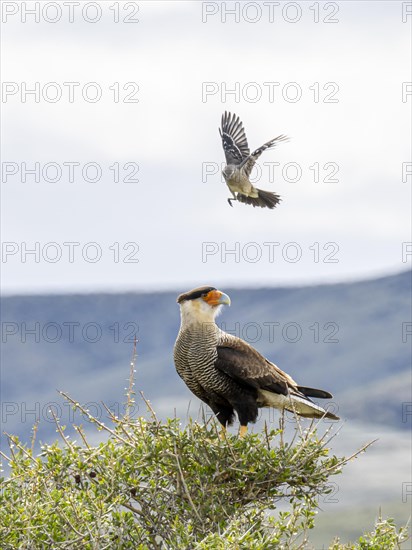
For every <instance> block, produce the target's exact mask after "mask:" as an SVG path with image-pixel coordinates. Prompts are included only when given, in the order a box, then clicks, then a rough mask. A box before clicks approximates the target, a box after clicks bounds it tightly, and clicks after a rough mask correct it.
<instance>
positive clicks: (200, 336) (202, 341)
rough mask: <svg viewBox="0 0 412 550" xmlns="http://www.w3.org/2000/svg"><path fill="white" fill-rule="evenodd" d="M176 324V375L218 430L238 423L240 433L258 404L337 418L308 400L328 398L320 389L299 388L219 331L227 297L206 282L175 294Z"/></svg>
mask: <svg viewBox="0 0 412 550" xmlns="http://www.w3.org/2000/svg"><path fill="white" fill-rule="evenodd" d="M177 302H178V304H179V305H180V313H181V325H180V330H179V334H178V337H177V339H176V343H175V347H174V361H175V366H176V370H177V372H178V374H179V376H180V377H181V378H182V379H183V380H184V382H185V383H186V385H187V386H188V388H189V389H190V390H191V391H192V392H193V393H194V394H195V395H196V396H197V397H198V398H199V399H201V400H202V401H204V402H205V403H206V404H207V405H208V406H209V407H210V408H211V409H212V411H213V412H214V413H215V415H216V417H217V419H218V420H219V422H220V423H221V424H222V426H223V429H225V428H226V426H227V425H228V424H232V422H233V420H234V412H235V411H236V413H237V415H238V418H239V421H240V435H241V436H243V435H244V434H245V433H246V431H247V425H248V423H249V422H255V421H256V419H257V417H258V409H259V408H260V407H275V408H277V409H280V410H282V409H286V410H288V411H292V412H295V413H296V414H298V415H300V416H304V417H307V418H323V417H325V418H330V419H332V420H339V417H337V416H335V415H334V414H332V413H331V412H328V411H326V410H324V409H323V408H322V407H319V406H318V405H316V404H315V403H314V402H313V401H311V399H310V398H311V397H315V398H320V399H329V398H331V397H332V395H331V394H330V393H328V392H326V391H323V390H317V389H313V388H307V387H304V386H299V385H298V384H297V383H296V382H295V381H294V380H293V379H292V378H291V377H290V376H289V375H288V374H286V373H285V372H283V371H281V370H280V369H279V368H278V367H277V366H276V365H275V364H274V363H271V362H270V361H269V360H268V359H265V357H263V356H262V355H261V354H260V353H259V352H258V351H257V350H255V349H254V348H253V347H252V346H250V345H249V344H248V343H246V342H245V341H244V340H241V339H240V338H237V337H236V336H233V335H231V334H228V333H226V332H224V331H223V330H221V329H220V328H219V327H218V326H217V325H216V323H215V318H216V316H217V314H218V313H219V310H220V309H221V307H222V305H230V298H229V296H227V295H226V294H224V293H223V292H221V291H220V290H217V289H216V288H213V287H212V286H204V287H200V288H195V289H194V290H190V291H189V292H186V293H184V294H181V295H180V296H179V297H178V298H177Z"/></svg>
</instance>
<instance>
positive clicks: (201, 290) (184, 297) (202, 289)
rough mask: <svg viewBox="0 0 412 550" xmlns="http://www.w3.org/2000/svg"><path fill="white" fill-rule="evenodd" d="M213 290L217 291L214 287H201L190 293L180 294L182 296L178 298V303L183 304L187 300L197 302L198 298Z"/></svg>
mask: <svg viewBox="0 0 412 550" xmlns="http://www.w3.org/2000/svg"><path fill="white" fill-rule="evenodd" d="M211 290H216V288H215V287H214V286H200V287H199V288H194V289H193V290H189V292H185V293H184V294H180V296H178V297H177V303H178V304H181V303H182V302H186V301H187V300H196V298H200V297H201V296H203V295H204V294H207V293H208V292H210V291H211Z"/></svg>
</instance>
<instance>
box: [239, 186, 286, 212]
mask: <svg viewBox="0 0 412 550" xmlns="http://www.w3.org/2000/svg"><path fill="white" fill-rule="evenodd" d="M256 191H257V192H258V196H257V197H248V196H247V195H242V194H241V193H238V194H237V200H238V201H239V202H243V203H245V204H251V205H252V206H253V207H255V206H260V207H261V208H275V206H276V205H277V204H279V202H280V201H281V198H280V196H279V195H276V193H272V192H271V191H263V190H262V189H256Z"/></svg>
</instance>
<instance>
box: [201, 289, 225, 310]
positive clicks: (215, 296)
mask: <svg viewBox="0 0 412 550" xmlns="http://www.w3.org/2000/svg"><path fill="white" fill-rule="evenodd" d="M203 300H204V301H205V302H206V303H207V304H209V306H213V307H215V306H221V305H226V306H230V298H229V296H228V295H227V294H225V293H224V292H220V290H211V291H210V292H208V293H207V294H206V295H205V296H203Z"/></svg>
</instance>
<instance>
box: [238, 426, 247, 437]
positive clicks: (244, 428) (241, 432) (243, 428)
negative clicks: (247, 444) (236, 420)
mask: <svg viewBox="0 0 412 550" xmlns="http://www.w3.org/2000/svg"><path fill="white" fill-rule="evenodd" d="M246 434H247V426H240V429H239V437H245V435H246Z"/></svg>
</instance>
